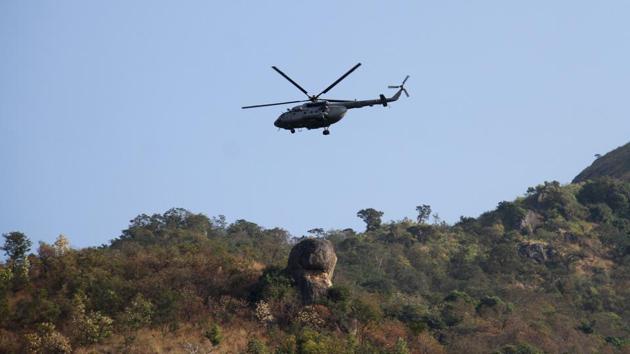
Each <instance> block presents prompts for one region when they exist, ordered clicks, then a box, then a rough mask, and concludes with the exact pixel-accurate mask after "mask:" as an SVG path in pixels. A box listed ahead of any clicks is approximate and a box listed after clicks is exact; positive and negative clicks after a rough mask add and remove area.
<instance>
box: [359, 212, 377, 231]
mask: <svg viewBox="0 0 630 354" xmlns="http://www.w3.org/2000/svg"><path fill="white" fill-rule="evenodd" d="M357 216H358V217H359V218H361V220H363V222H365V225H366V231H374V230H376V229H378V228H379V227H380V226H381V217H382V216H383V212H382V211H378V210H376V209H372V208H367V209H361V210H359V212H357Z"/></svg>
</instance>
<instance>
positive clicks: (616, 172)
mask: <svg viewBox="0 0 630 354" xmlns="http://www.w3.org/2000/svg"><path fill="white" fill-rule="evenodd" d="M598 177H613V178H618V179H621V180H624V181H626V182H630V143H628V144H626V145H624V146H620V147H618V148H616V149H615V150H613V151H611V152H609V153H607V154H606V155H604V156H601V157H600V158H598V159H597V160H595V162H593V164H592V165H590V166H589V167H587V168H586V169H584V171H582V172H580V174H579V175H577V176H576V177H575V178H574V179H573V183H579V182H584V181H586V180H588V179H595V178H598Z"/></svg>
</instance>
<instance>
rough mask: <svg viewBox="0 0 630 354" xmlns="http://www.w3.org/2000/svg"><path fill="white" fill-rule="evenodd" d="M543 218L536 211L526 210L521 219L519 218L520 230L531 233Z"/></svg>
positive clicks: (540, 223)
mask: <svg viewBox="0 0 630 354" xmlns="http://www.w3.org/2000/svg"><path fill="white" fill-rule="evenodd" d="M542 222H543V218H542V216H540V215H539V214H538V213H536V212H534V211H531V210H528V211H527V214H525V217H523V220H521V230H523V231H524V232H526V233H527V234H528V235H531V234H533V233H534V231H536V229H537V228H538V227H539V226H540V225H542Z"/></svg>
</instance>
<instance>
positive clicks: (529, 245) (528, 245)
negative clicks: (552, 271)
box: [518, 242, 557, 263]
mask: <svg viewBox="0 0 630 354" xmlns="http://www.w3.org/2000/svg"><path fill="white" fill-rule="evenodd" d="M518 254H519V255H520V256H521V257H526V258H529V259H531V260H533V261H535V262H538V263H545V262H547V261H548V260H550V259H551V258H552V257H554V256H555V255H556V254H557V252H556V250H555V249H554V248H553V247H551V246H550V245H548V244H546V243H543V242H521V243H520V244H519V245H518Z"/></svg>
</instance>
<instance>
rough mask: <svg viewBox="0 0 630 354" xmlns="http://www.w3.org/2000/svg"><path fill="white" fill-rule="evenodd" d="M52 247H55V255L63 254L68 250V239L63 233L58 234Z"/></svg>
mask: <svg viewBox="0 0 630 354" xmlns="http://www.w3.org/2000/svg"><path fill="white" fill-rule="evenodd" d="M53 248H54V249H55V256H57V257H60V256H63V255H64V254H66V252H68V251H69V250H70V241H69V240H68V238H67V237H66V236H65V235H63V234H60V235H59V236H57V239H56V240H55V243H53Z"/></svg>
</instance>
